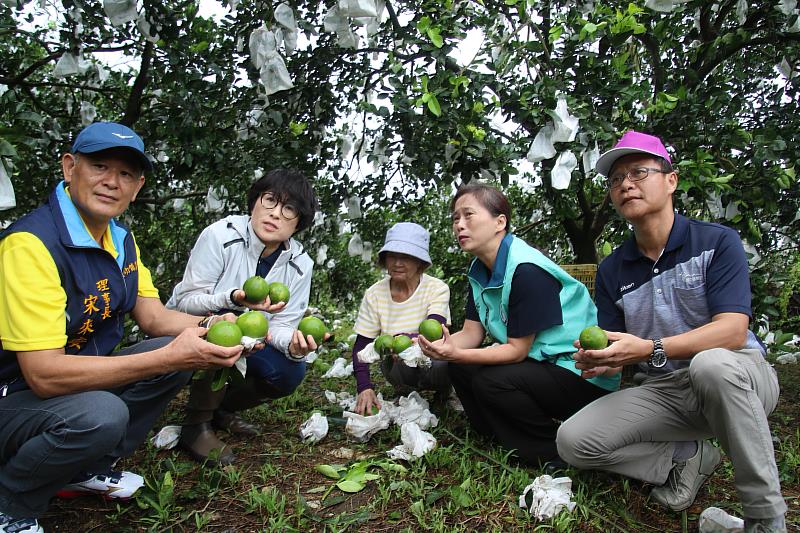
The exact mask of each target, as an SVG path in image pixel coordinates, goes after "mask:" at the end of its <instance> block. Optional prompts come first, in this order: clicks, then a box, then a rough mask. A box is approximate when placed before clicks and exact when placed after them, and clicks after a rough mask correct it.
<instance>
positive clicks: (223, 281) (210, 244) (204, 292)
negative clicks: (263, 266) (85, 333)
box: [167, 215, 314, 357]
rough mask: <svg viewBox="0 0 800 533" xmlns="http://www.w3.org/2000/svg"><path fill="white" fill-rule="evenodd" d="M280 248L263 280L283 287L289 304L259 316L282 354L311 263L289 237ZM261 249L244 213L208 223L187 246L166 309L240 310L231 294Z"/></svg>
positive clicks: (304, 298) (305, 293)
mask: <svg viewBox="0 0 800 533" xmlns="http://www.w3.org/2000/svg"><path fill="white" fill-rule="evenodd" d="M281 246H283V248H284V250H283V251H282V252H281V254H280V256H278V260H277V261H276V262H275V265H273V267H272V269H271V270H270V271H269V274H267V276H266V278H265V279H266V280H267V281H268V282H270V283H271V282H273V281H280V282H281V283H284V284H285V285H286V286H287V287H289V295H290V296H289V302H288V303H287V304H286V307H285V308H284V309H283V310H282V311H281V312H279V313H275V314H269V313H265V314H266V316H267V318H268V319H269V331H270V334H271V335H272V341H271V342H270V344H272V345H273V346H274V347H275V348H277V349H278V350H280V351H282V352H283V353H284V354H288V353H289V343H290V342H291V340H292V334H293V333H294V330H295V329H297V325H298V324H299V323H300V319H302V318H303V315H304V314H305V311H306V308H307V307H308V298H309V294H310V292H311V274H312V269H313V266H314V262H313V261H312V260H311V258H310V257H309V256H308V254H307V253H306V252H305V251H304V250H303V245H302V244H300V243H299V242H298V241H296V240H295V239H289V240H288V241H286V242H285V243H283V244H282V245H281ZM263 251H264V244H263V243H262V242H261V240H259V238H258V236H256V234H255V232H254V231H253V227H252V226H251V224H250V217H249V216H248V215H231V216H228V217H225V218H224V219H222V220H219V221H217V222H215V223H213V224H211V225H210V226H208V227H207V228H206V229H204V230H203V232H202V233H201V234H200V237H198V239H197V242H196V243H195V245H194V248H192V253H191V255H190V256H189V262H188V263H187V264H186V270H185V272H184V273H183V280H181V282H180V283H178V284H177V285H176V286H175V289H174V290H173V291H172V296H171V297H170V299H169V301H168V302H167V307H168V308H169V309H177V310H178V311H183V312H184V313H191V314H194V315H206V314H208V313H217V312H219V311H220V310H222V309H232V310H239V311H246V310H247V308H245V307H241V306H237V305H236V304H234V303H233V302H232V301H231V299H230V296H231V292H232V291H233V290H234V289H241V288H242V285H243V284H244V282H245V280H247V278H249V277H250V276H254V275H255V273H256V266H257V265H258V260H259V258H260V257H261V253H262V252H263ZM287 357H289V356H288V355H287Z"/></svg>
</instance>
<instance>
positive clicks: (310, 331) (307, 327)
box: [297, 316, 328, 346]
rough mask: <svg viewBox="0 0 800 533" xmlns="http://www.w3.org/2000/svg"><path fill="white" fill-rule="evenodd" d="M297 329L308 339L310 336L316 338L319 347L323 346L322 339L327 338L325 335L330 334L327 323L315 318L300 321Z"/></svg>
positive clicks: (309, 317) (308, 317)
mask: <svg viewBox="0 0 800 533" xmlns="http://www.w3.org/2000/svg"><path fill="white" fill-rule="evenodd" d="M297 329H299V330H300V331H301V332H303V335H305V336H306V337H308V336H309V335H311V336H312V337H314V342H316V343H317V346H319V345H320V344H322V339H324V338H325V334H326V333H327V332H328V328H327V327H326V326H325V323H324V322H323V321H322V320H320V319H319V318H317V317H315V316H307V317H305V318H304V319H303V320H301V321H300V324H299V325H298V326H297Z"/></svg>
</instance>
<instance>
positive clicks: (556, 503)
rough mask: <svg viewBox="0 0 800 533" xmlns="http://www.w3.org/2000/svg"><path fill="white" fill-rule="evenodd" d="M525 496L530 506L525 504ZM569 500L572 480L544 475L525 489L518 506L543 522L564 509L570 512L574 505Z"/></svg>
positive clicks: (570, 498)
mask: <svg viewBox="0 0 800 533" xmlns="http://www.w3.org/2000/svg"><path fill="white" fill-rule="evenodd" d="M528 493H530V496H528ZM526 496H528V501H530V502H531V504H530V506H529V505H528V504H527V502H526ZM571 500H572V480H571V479H570V478H568V477H558V478H553V477H551V476H548V475H546V474H545V475H543V476H539V477H537V478H536V479H534V480H533V483H531V484H530V485H528V486H527V487H525V490H524V491H523V493H522V494H521V495H520V497H519V506H520V508H522V509H527V510H528V512H529V513H531V514H532V515H534V516H535V517H536V518H537V519H538V520H543V519H546V518H552V517H554V516H555V515H557V514H558V513H560V512H561V511H562V510H563V509H564V508H566V509H567V510H568V511H569V512H572V510H573V509H574V508H575V505H576V503H575V502H573V501H571Z"/></svg>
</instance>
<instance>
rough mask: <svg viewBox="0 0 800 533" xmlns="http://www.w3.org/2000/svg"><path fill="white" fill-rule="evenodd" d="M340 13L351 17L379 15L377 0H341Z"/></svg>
mask: <svg viewBox="0 0 800 533" xmlns="http://www.w3.org/2000/svg"><path fill="white" fill-rule="evenodd" d="M339 13H341V14H342V16H345V17H350V18H356V17H377V16H378V9H377V7H376V6H375V0H339Z"/></svg>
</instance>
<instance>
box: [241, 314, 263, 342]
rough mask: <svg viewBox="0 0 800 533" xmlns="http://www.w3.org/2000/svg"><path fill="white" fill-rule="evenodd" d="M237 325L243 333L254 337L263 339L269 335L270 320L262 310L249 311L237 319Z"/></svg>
mask: <svg viewBox="0 0 800 533" xmlns="http://www.w3.org/2000/svg"><path fill="white" fill-rule="evenodd" d="M236 325H237V326H239V329H241V330H242V334H243V335H247V336H248V337H252V338H254V339H263V338H264V337H266V336H267V330H268V329H269V321H267V317H265V316H264V313H262V312H261V311H248V312H246V313H242V314H241V315H240V316H239V318H237V319H236Z"/></svg>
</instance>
